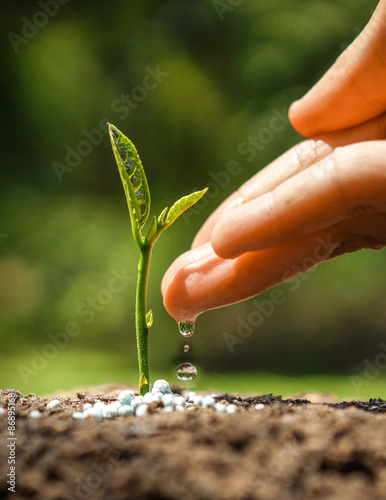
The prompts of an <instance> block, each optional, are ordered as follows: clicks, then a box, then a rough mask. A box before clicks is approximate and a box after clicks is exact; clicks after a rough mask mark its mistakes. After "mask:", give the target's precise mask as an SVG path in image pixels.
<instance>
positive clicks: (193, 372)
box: [176, 363, 197, 380]
mask: <svg viewBox="0 0 386 500" xmlns="http://www.w3.org/2000/svg"><path fill="white" fill-rule="evenodd" d="M176 374H177V378H179V379H180V380H193V379H194V378H196V377H197V368H196V367H195V366H194V365H192V364H191V363H182V364H181V365H180V366H179V367H178V368H177V372H176Z"/></svg>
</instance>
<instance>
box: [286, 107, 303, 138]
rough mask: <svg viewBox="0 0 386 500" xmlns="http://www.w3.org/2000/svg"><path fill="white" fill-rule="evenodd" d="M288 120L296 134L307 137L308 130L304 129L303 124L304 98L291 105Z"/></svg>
mask: <svg viewBox="0 0 386 500" xmlns="http://www.w3.org/2000/svg"><path fill="white" fill-rule="evenodd" d="M288 118H289V121H290V123H291V125H292V126H293V128H294V129H295V130H296V132H299V134H302V135H303V136H305V137H307V130H305V129H304V123H303V98H302V99H298V100H297V101H294V102H293V103H292V104H291V106H290V107H289V110H288Z"/></svg>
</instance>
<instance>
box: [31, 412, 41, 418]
mask: <svg viewBox="0 0 386 500" xmlns="http://www.w3.org/2000/svg"><path fill="white" fill-rule="evenodd" d="M29 416H30V417H32V418H40V417H41V416H42V414H41V413H40V411H39V410H32V411H31V412H30V414H29Z"/></svg>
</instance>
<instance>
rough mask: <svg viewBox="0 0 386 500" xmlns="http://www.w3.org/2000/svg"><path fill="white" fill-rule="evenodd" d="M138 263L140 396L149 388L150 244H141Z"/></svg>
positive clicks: (137, 329) (136, 315) (137, 312)
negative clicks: (147, 321)
mask: <svg viewBox="0 0 386 500" xmlns="http://www.w3.org/2000/svg"><path fill="white" fill-rule="evenodd" d="M140 250H141V254H140V258H139V264H138V281H137V295H136V309H135V327H136V333H137V352H138V365H139V393H140V395H141V396H143V395H144V394H146V393H147V392H148V390H149V383H150V370H149V339H148V334H149V329H148V327H147V323H146V295H147V283H148V278H149V267H150V258H151V251H152V245H146V244H144V245H141V247H140Z"/></svg>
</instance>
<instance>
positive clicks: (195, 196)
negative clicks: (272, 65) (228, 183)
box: [161, 188, 208, 229]
mask: <svg viewBox="0 0 386 500" xmlns="http://www.w3.org/2000/svg"><path fill="white" fill-rule="evenodd" d="M207 191H208V188H205V189H203V190H202V191H196V192H194V193H192V194H189V195H188V196H184V197H183V198H181V199H180V200H178V201H176V202H175V203H174V205H173V206H172V207H171V208H170V210H169V211H168V213H167V215H166V219H165V221H164V222H163V224H162V229H166V228H167V227H169V226H170V225H171V224H173V222H174V221H175V220H176V219H177V218H178V217H179V216H180V215H181V214H183V213H184V212H185V210H187V209H188V208H190V207H191V206H192V205H194V204H195V203H197V201H198V200H199V199H200V198H202V197H203V196H204V194H205V193H206V192H207ZM162 213H163V212H162ZM161 215H162V214H161Z"/></svg>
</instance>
